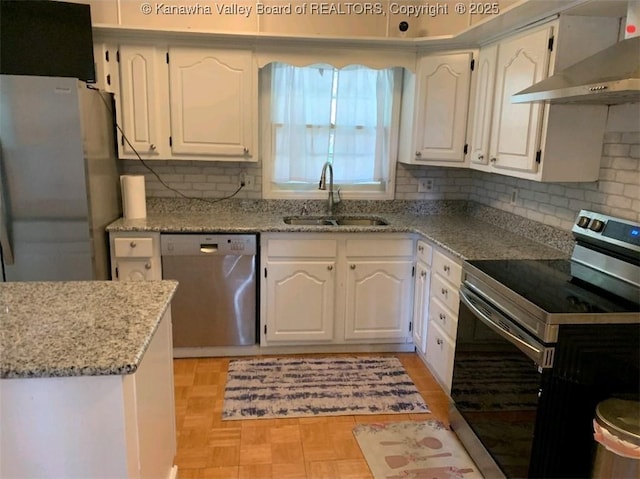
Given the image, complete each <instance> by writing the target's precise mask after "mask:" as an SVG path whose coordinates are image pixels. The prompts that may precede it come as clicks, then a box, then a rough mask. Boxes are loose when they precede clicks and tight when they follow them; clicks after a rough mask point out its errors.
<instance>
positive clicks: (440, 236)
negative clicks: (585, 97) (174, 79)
mask: <svg viewBox="0 0 640 479" xmlns="http://www.w3.org/2000/svg"><path fill="white" fill-rule="evenodd" d="M339 214H340V215H345V216H355V217H357V216H363V215H364V216H375V217H379V218H384V219H385V220H386V221H387V222H388V223H389V224H388V225H386V226H316V225H313V226H299V225H289V224H286V223H285V222H284V220H283V218H284V217H285V216H292V215H291V214H287V213H286V212H285V213H283V212H282V211H268V210H267V211H252V210H250V209H248V210H246V211H242V210H238V209H235V208H234V209H230V210H220V211H210V212H202V211H198V210H195V211H190V210H189V209H186V208H184V209H181V210H179V211H158V212H153V211H152V212H150V213H149V214H148V215H147V218H146V219H139V220H125V219H122V218H121V219H119V220H116V221H115V222H114V223H112V224H110V225H109V226H108V227H107V230H108V231H110V232H144V231H153V232H161V233H204V232H215V233H267V232H317V233H320V232H330V233H354V232H355V233H361V232H376V233H398V232H400V233H415V234H418V235H420V236H422V237H424V238H426V239H428V240H430V241H432V242H434V243H435V244H437V245H439V246H441V247H442V248H444V249H446V250H448V251H449V252H451V253H452V254H453V255H455V256H458V257H460V258H461V259H463V260H466V259H503V258H508V259H532V258H540V259H556V258H566V257H568V254H567V252H566V251H562V250H560V249H556V248H553V247H550V246H548V245H546V244H544V243H543V242H539V241H533V240H531V239H528V238H526V237H524V236H522V235H519V234H517V233H514V232H512V231H509V230H507V229H503V228H500V227H498V226H496V225H494V224H491V223H488V222H485V221H482V220H480V219H478V218H476V217H473V216H470V215H468V214H464V212H459V211H453V212H446V214H437V213H436V214H413V213H412V214H407V213H403V212H397V211H387V212H384V211H382V212H372V211H369V212H345V213H339ZM320 215H321V214H320ZM293 216H299V215H295V214H294V215H293ZM311 216H316V214H312V215H311ZM542 239H544V238H542Z"/></svg>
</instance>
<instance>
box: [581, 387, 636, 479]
mask: <svg viewBox="0 0 640 479" xmlns="http://www.w3.org/2000/svg"><path fill="white" fill-rule="evenodd" d="M593 429H594V434H593V437H594V439H595V440H596V441H597V443H598V447H597V450H596V457H595V460H594V463H593V471H592V477H594V478H598V479H600V478H603V479H604V478H610V479H626V478H629V479H638V478H640V402H639V401H627V400H623V399H607V400H605V401H602V402H601V403H600V404H598V406H597V407H596V417H595V419H594V421H593Z"/></svg>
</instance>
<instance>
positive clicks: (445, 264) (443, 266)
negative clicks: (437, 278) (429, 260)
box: [433, 250, 462, 287]
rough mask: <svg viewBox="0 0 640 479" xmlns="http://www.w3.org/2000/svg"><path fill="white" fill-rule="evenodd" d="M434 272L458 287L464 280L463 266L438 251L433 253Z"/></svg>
mask: <svg viewBox="0 0 640 479" xmlns="http://www.w3.org/2000/svg"><path fill="white" fill-rule="evenodd" d="M433 272H434V273H436V274H439V275H441V276H444V277H445V278H447V280H448V281H449V282H450V283H451V284H453V285H454V286H456V287H457V286H459V285H460V281H461V280H462V266H461V265H460V264H458V263H456V262H455V261H454V260H453V259H451V258H449V257H447V256H445V255H444V254H442V253H441V252H440V251H438V250H436V251H434V252H433Z"/></svg>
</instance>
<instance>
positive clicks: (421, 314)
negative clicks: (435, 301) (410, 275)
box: [412, 261, 430, 354]
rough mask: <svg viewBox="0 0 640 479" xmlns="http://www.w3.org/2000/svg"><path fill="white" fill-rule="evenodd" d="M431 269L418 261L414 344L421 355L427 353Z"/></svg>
mask: <svg viewBox="0 0 640 479" xmlns="http://www.w3.org/2000/svg"><path fill="white" fill-rule="evenodd" d="M429 282H430V271H429V267H428V266H427V265H426V264H424V263H422V262H420V261H418V263H417V264H416V277H415V281H414V299H413V308H414V309H413V329H412V335H413V344H415V346H416V348H418V351H420V353H422V354H425V353H426V351H427V321H428V318H429Z"/></svg>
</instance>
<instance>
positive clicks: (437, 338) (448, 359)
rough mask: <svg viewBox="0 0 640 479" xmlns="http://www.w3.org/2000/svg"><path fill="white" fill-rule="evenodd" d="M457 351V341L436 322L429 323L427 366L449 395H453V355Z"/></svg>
mask: <svg viewBox="0 0 640 479" xmlns="http://www.w3.org/2000/svg"><path fill="white" fill-rule="evenodd" d="M455 350H456V342H455V339H452V338H451V336H449V335H448V334H445V333H444V332H443V331H442V329H440V327H439V326H438V325H437V324H436V323H435V321H429V327H428V331H427V364H428V366H429V369H430V370H431V372H432V373H433V374H434V375H435V376H436V378H437V379H438V380H439V381H440V385H441V386H442V387H443V389H444V390H445V392H446V393H447V394H450V393H451V379H452V376H453V355H454V353H455Z"/></svg>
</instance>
